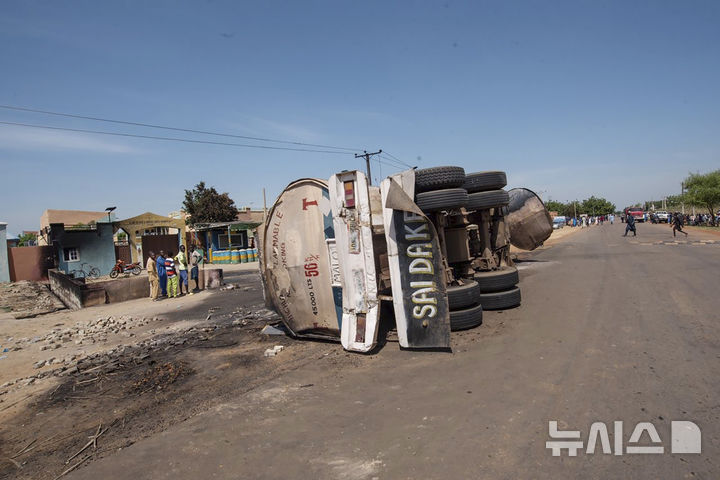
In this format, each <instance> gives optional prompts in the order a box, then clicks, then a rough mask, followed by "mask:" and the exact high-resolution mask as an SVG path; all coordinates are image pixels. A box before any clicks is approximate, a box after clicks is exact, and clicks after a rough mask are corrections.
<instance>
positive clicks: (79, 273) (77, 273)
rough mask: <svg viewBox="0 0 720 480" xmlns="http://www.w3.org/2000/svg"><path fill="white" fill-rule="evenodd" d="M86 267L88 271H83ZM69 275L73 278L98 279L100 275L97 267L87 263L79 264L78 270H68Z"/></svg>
mask: <svg viewBox="0 0 720 480" xmlns="http://www.w3.org/2000/svg"><path fill="white" fill-rule="evenodd" d="M86 265H87V267H88V269H87V271H86V270H85V266H86ZM70 275H72V277H73V278H85V277H87V278H99V277H100V275H101V273H100V269H99V268H97V267H93V266H92V265H90V264H89V263H85V262H83V263H81V264H80V268H79V269H76V270H70Z"/></svg>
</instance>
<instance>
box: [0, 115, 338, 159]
mask: <svg viewBox="0 0 720 480" xmlns="http://www.w3.org/2000/svg"><path fill="white" fill-rule="evenodd" d="M0 125H15V126H19V127H30V128H44V129H47V130H62V131H66V132H80V133H93V134H97V135H112V136H115V137H132V138H144V139H149V140H164V141H168V142H183V143H201V144H205V145H222V146H226V147H246V148H261V149H264V150H289V151H293V152H312V153H333V154H335V155H352V153H351V152H337V151H332V150H313V149H309V148H292V147H273V146H270V145H250V144H244V143H229V142H211V141H209V140H192V139H189V138H174V137H156V136H153V135H137V134H133V133H119V132H105V131H102V130H85V129H82V128H66V127H52V126H50V125H33V124H30V123H19V122H0Z"/></svg>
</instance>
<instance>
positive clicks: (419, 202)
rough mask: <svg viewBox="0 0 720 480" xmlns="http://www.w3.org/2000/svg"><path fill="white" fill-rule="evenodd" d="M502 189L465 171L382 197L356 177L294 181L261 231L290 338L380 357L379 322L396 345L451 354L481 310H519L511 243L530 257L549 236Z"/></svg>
mask: <svg viewBox="0 0 720 480" xmlns="http://www.w3.org/2000/svg"><path fill="white" fill-rule="evenodd" d="M506 184H507V180H506V175H505V173H504V172H479V173H470V174H467V175H466V174H465V171H464V169H463V168H461V167H434V168H426V169H420V170H414V169H411V170H406V171H404V172H401V173H398V174H395V175H392V176H390V177H388V178H386V179H384V180H383V181H382V184H381V185H380V186H379V187H377V186H372V185H370V182H368V179H367V177H366V176H365V174H364V173H362V172H360V171H343V172H341V173H338V174H335V175H333V176H332V177H330V178H329V179H328V180H320V179H314V178H304V179H300V180H297V181H294V182H292V183H291V184H290V185H288V186H287V188H286V189H285V190H284V191H283V192H282V193H281V194H280V196H279V197H278V199H277V201H276V202H275V204H274V205H273V207H272V208H271V210H270V211H269V212H268V215H267V219H266V221H265V223H264V224H263V225H262V226H261V227H260V229H259V235H260V239H259V243H258V244H259V246H260V250H261V251H260V270H261V276H262V281H263V290H264V295H265V302H266V304H267V306H268V307H270V308H272V309H274V310H275V311H277V312H278V314H279V315H280V316H281V318H282V320H283V322H284V324H285V326H286V327H287V329H288V330H289V331H290V332H291V333H292V335H294V336H296V337H300V338H317V339H324V340H339V341H340V342H341V343H342V346H343V347H344V348H345V349H346V350H350V351H355V352H368V351H371V350H372V349H373V348H375V346H376V344H377V340H378V331H379V326H380V323H381V321H382V322H383V324H384V325H390V327H389V328H392V327H393V326H394V328H396V330H397V337H398V340H399V343H400V346H401V347H404V348H417V349H427V348H433V349H436V348H440V349H442V348H450V332H451V331H455V330H463V329H468V328H473V327H477V326H479V325H480V324H482V317H483V310H500V309H506V308H513V307H516V306H518V305H520V301H521V296H520V287H518V286H517V285H518V282H519V276H518V270H517V268H516V267H515V265H514V264H513V261H512V259H511V257H510V245H511V244H513V245H515V246H516V247H518V248H522V249H525V250H532V249H534V248H537V247H538V246H539V245H541V244H542V243H543V242H544V241H545V240H546V239H547V238H548V237H549V236H550V234H551V233H552V219H551V217H550V215H549V213H548V211H547V210H546V209H545V206H544V205H543V203H542V201H541V200H540V199H539V198H538V197H537V195H535V194H534V193H533V192H531V191H530V190H527V189H513V190H510V191H509V192H508V191H506V190H504V189H503V187H505V185H506ZM393 324H394V325H393Z"/></svg>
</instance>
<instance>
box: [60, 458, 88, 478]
mask: <svg viewBox="0 0 720 480" xmlns="http://www.w3.org/2000/svg"><path fill="white" fill-rule="evenodd" d="M90 457H92V454H90V455H85V456H84V457H83V459H82V460H80V461H79V462H78V463H76V464H75V465H73V466H72V467H70V468H68V469H67V470H65V471H64V472H62V473H61V474H60V475H58V476H57V477H55V478H53V480H58V478H60V477H64V476H65V475H67V474H68V473H70V472H72V471H73V470H75V469H76V468H77V467H79V466H80V465H82V464H83V463H85V461H86V460H88V459H89V458H90Z"/></svg>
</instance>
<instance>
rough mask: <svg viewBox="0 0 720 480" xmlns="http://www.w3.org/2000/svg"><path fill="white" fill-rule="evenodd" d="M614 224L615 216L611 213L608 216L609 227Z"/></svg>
mask: <svg viewBox="0 0 720 480" xmlns="http://www.w3.org/2000/svg"><path fill="white" fill-rule="evenodd" d="M614 224H615V214H613V213H611V214H610V225H614Z"/></svg>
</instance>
